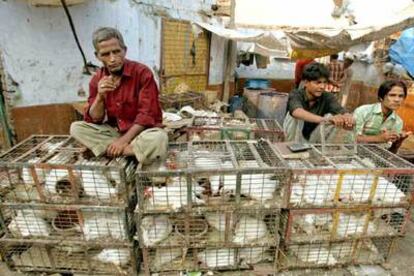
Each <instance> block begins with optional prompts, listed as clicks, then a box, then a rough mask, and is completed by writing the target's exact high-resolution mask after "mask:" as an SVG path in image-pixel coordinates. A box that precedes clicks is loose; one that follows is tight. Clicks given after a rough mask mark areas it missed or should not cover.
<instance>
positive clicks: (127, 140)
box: [70, 28, 168, 165]
mask: <svg viewBox="0 0 414 276" xmlns="http://www.w3.org/2000/svg"><path fill="white" fill-rule="evenodd" d="M93 45H94V47H95V55H96V57H97V58H98V59H99V60H100V61H101V62H102V64H103V67H102V68H101V69H99V70H98V72H97V73H96V74H95V76H94V77H93V78H92V80H91V81H90V83H89V98H88V105H87V108H86V110H85V114H84V121H80V122H74V123H73V124H72V125H71V128H70V134H71V135H72V136H73V137H74V138H75V139H77V140H78V141H79V142H81V143H82V144H84V145H85V146H86V147H87V148H89V149H90V150H91V151H92V152H93V153H94V155H95V156H101V155H103V154H106V155H108V156H111V157H117V156H121V155H135V156H136V158H137V159H138V161H139V162H140V163H141V164H144V165H145V164H150V163H152V162H154V161H156V160H157V159H158V160H162V159H164V158H165V156H166V152H167V146H168V136H167V133H166V131H164V130H163V129H162V128H161V127H162V112H161V108H160V104H159V101H158V94H159V92H158V88H157V84H156V83H155V81H154V77H153V74H152V72H151V70H150V69H149V68H148V67H146V66H145V65H143V64H140V63H138V62H135V61H130V60H127V59H126V58H125V56H126V51H127V47H126V46H125V44H124V40H123V37H122V35H121V34H120V33H119V31H118V30H116V29H113V28H100V29H98V30H96V31H95V32H94V34H93Z"/></svg>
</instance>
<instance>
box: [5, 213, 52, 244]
mask: <svg viewBox="0 0 414 276" xmlns="http://www.w3.org/2000/svg"><path fill="white" fill-rule="evenodd" d="M8 229H9V230H10V232H11V233H12V235H13V236H15V237H47V236H49V235H50V232H51V228H50V225H49V224H48V223H47V222H46V221H45V220H44V219H42V218H41V217H39V216H38V214H36V212H35V211H34V210H18V211H17V216H15V217H14V218H13V219H12V221H11V222H10V224H9V225H8Z"/></svg>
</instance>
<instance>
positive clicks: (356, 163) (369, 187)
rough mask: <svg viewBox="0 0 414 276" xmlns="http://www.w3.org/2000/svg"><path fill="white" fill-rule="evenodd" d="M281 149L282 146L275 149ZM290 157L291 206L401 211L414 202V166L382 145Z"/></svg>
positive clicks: (316, 149)
mask: <svg viewBox="0 0 414 276" xmlns="http://www.w3.org/2000/svg"><path fill="white" fill-rule="evenodd" d="M275 148H277V147H275ZM308 153H309V158H305V159H290V160H288V159H286V161H287V163H288V166H289V167H290V170H291V171H292V174H293V175H292V178H291V180H292V181H291V182H290V184H289V188H288V189H286V191H288V195H287V206H288V208H319V207H328V208H332V207H351V208H352V207H356V206H374V207H375V206H376V207H398V206H401V207H403V206H407V205H409V204H410V202H411V200H412V186H413V173H414V166H413V165H412V164H410V163H409V162H407V161H405V160H404V159H401V158H399V157H398V156H397V155H395V154H392V153H390V152H388V151H387V150H385V149H383V148H381V147H379V146H376V145H355V146H354V145H325V146H321V145H311V149H310V150H308Z"/></svg>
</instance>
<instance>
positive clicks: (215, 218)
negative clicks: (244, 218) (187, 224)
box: [205, 212, 233, 232]
mask: <svg viewBox="0 0 414 276" xmlns="http://www.w3.org/2000/svg"><path fill="white" fill-rule="evenodd" d="M227 216H228V217H229V218H228V220H229V224H228V225H229V227H231V226H232V225H233V216H231V215H230V214H227ZM205 217H206V220H207V222H208V224H209V225H210V226H211V227H213V228H215V229H216V230H218V231H220V232H224V231H226V214H225V213H222V212H214V213H207V214H206V215H205Z"/></svg>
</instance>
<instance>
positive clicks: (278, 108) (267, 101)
mask: <svg viewBox="0 0 414 276" xmlns="http://www.w3.org/2000/svg"><path fill="white" fill-rule="evenodd" d="M288 96H289V94H288V93H283V92H264V93H260V95H259V106H258V111H257V117H258V118H261V119H276V120H277V121H278V123H279V124H280V125H283V120H284V119H285V115H286V108H287V101H288Z"/></svg>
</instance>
